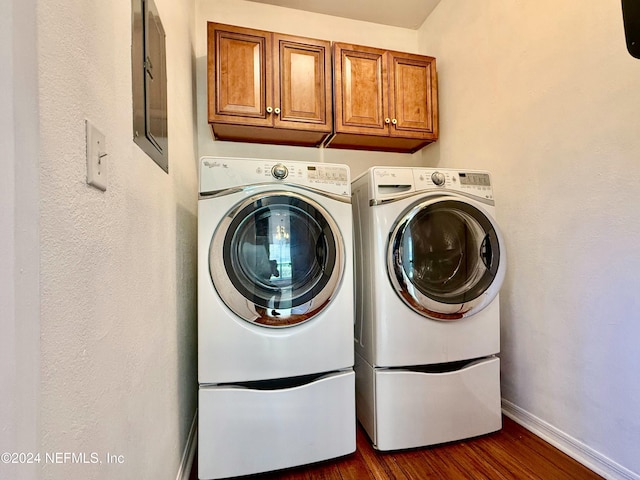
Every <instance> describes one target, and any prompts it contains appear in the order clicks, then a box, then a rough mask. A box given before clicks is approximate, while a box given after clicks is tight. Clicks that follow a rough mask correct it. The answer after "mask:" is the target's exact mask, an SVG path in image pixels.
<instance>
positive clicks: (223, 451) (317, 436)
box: [198, 370, 356, 480]
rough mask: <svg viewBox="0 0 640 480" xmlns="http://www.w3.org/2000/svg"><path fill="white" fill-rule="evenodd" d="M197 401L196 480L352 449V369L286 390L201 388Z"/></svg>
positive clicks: (314, 459)
mask: <svg viewBox="0 0 640 480" xmlns="http://www.w3.org/2000/svg"><path fill="white" fill-rule="evenodd" d="M198 400H199V407H198V415H199V419H198V477H199V478H200V479H201V480H204V479H214V478H223V477H233V476H238V475H248V474H253V473H259V472H266V471H271V470H277V469H281V468H288V467H292V466H296V465H303V464H307V463H313V462H318V461H321V460H326V459H329V458H334V457H339V456H342V455H347V454H349V453H352V452H354V451H355V449H356V430H355V428H356V420H355V374H354V372H353V370H347V371H340V372H335V373H332V374H327V375H325V376H322V377H320V378H317V379H315V380H312V381H311V382H309V383H306V384H303V385H298V386H293V387H290V388H276V389H268V388H267V389H263V388H261V387H258V388H252V387H247V386H229V385H224V386H215V385H212V386H204V385H201V386H200V389H199V394H198Z"/></svg>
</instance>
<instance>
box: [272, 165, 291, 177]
mask: <svg viewBox="0 0 640 480" xmlns="http://www.w3.org/2000/svg"><path fill="white" fill-rule="evenodd" d="M271 175H273V177H274V178H277V179H278V180H284V179H285V178H287V175H289V169H288V168H287V167H285V166H284V165H283V164H281V163H278V164H276V165H274V166H273V168H272V169H271Z"/></svg>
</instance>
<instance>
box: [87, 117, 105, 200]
mask: <svg viewBox="0 0 640 480" xmlns="http://www.w3.org/2000/svg"><path fill="white" fill-rule="evenodd" d="M85 125H86V132H87V183H88V184H89V185H92V186H94V187H95V188H97V189H98V190H102V191H103V192H104V191H105V190H106V189H107V162H106V158H107V144H106V140H105V138H104V134H103V133H101V132H100V131H99V130H98V129H97V128H96V127H94V126H93V125H91V123H89V120H85Z"/></svg>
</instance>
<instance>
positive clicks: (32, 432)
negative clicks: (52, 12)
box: [0, 0, 40, 480]
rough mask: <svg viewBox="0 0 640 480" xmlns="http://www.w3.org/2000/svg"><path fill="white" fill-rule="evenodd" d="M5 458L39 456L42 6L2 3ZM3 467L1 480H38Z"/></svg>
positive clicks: (26, 1)
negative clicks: (39, 40)
mask: <svg viewBox="0 0 640 480" xmlns="http://www.w3.org/2000/svg"><path fill="white" fill-rule="evenodd" d="M0 63H1V64H2V65H3V68H2V69H1V70H0V105H1V108H0V131H2V135H0V152H2V155H1V156H0V165H1V167H2V175H0V332H1V333H0V365H1V367H0V452H28V451H38V448H39V443H38V442H39V435H38V418H39V412H38V398H39V368H40V363H39V358H40V356H39V347H40V342H39V325H40V319H39V311H40V309H39V285H38V268H39V256H38V252H39V239H38V220H39V215H38V207H39V203H38V108H37V93H38V82H37V52H36V1H35V0H12V1H10V2H2V3H1V4H0ZM37 474H38V471H37V468H35V467H34V466H33V465H8V464H5V463H0V478H11V479H15V480H27V479H34V478H37Z"/></svg>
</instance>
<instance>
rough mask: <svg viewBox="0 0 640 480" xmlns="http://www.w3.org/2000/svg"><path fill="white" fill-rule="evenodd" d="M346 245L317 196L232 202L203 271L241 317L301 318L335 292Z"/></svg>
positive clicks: (274, 322)
mask: <svg viewBox="0 0 640 480" xmlns="http://www.w3.org/2000/svg"><path fill="white" fill-rule="evenodd" d="M344 255H345V254H344V244H343V240H342V237H341V236H340V231H339V229H338V226H337V225H336V223H335V221H334V220H333V219H332V218H331V216H330V215H329V214H328V212H327V211H326V210H325V209H324V208H323V207H322V206H321V205H319V204H318V203H317V202H315V201H313V200H311V199H309V198H307V197H305V196H302V195H299V194H296V193H292V192H285V191H277V192H269V193H262V194H260V195H255V196H252V197H250V198H247V199H245V200H244V201H242V202H240V203H239V204H237V205H236V206H235V207H234V208H232V209H231V211H230V212H229V213H228V214H227V215H226V216H225V217H224V219H223V220H222V222H221V223H220V225H219V226H218V228H217V229H216V231H215V232H214V235H213V239H212V241H211V246H210V249H209V270H210V274H211V279H212V281H213V284H214V286H215V288H216V290H217V292H218V294H219V295H220V298H222V300H223V301H224V303H225V304H226V305H227V307H229V308H230V309H231V310H232V311H233V312H234V313H236V314H237V315H238V316H239V317H241V318H242V319H244V320H246V321H248V322H251V323H256V324H259V325H263V326H268V327H288V326H292V325H297V324H300V323H302V322H305V321H307V320H309V319H311V318H312V317H314V316H315V315H317V314H318V313H319V312H320V311H322V310H323V309H324V308H325V307H326V306H327V304H328V303H329V301H330V300H331V298H332V297H333V296H334V295H335V293H336V292H337V289H338V287H339V284H340V280H341V278H342V273H343V270H344V258H345V257H344Z"/></svg>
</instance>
